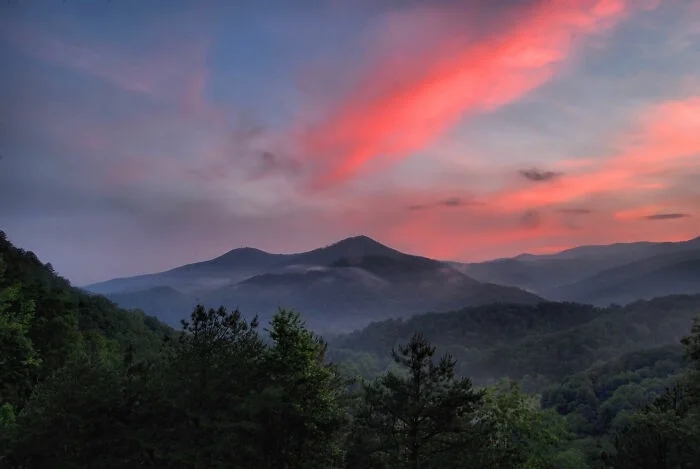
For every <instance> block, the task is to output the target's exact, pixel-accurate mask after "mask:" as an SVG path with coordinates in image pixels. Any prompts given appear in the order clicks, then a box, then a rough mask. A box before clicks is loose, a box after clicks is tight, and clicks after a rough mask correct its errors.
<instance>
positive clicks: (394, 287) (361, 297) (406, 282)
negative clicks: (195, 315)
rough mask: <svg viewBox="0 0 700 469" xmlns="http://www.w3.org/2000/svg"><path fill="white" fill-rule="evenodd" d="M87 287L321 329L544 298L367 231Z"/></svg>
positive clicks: (145, 304) (151, 304)
mask: <svg viewBox="0 0 700 469" xmlns="http://www.w3.org/2000/svg"><path fill="white" fill-rule="evenodd" d="M86 288H87V289H88V290H90V291H94V292H100V293H103V294H106V295H107V296H108V297H109V298H111V299H112V300H114V301H115V302H117V303H118V304H121V305H125V306H129V307H139V308H141V309H143V310H144V311H146V312H148V313H150V314H155V315H157V316H158V317H160V318H161V319H163V320H165V321H166V322H168V323H171V324H175V323H177V322H178V321H179V320H180V319H181V318H183V317H184V316H185V315H186V314H187V313H188V311H189V310H190V309H191V307H192V305H193V304H194V303H196V302H203V303H205V304H207V305H217V306H218V305H220V304H223V305H225V306H227V307H238V308H239V309H241V311H243V312H244V313H247V314H253V313H259V314H260V315H261V316H263V317H264V318H266V317H268V316H269V315H271V314H272V313H274V312H275V311H276V310H277V309H278V308H279V307H285V308H293V309H297V310H300V311H302V312H303V313H304V316H305V318H306V320H307V321H308V322H309V324H310V325H312V326H313V327H315V328H317V329H319V330H322V331H341V330H345V331H347V330H352V329H354V328H357V327H361V326H363V325H365V324H367V323H369V322H371V321H373V320H378V319H384V318H387V317H396V316H407V315H412V314H417V313H422V312H425V311H442V310H449V309H455V308H459V307H463V306H468V305H477V304H487V303H493V302H522V303H535V302H538V301H541V298H539V297H538V296H536V295H533V294H531V293H528V292H525V291H523V290H521V289H519V288H516V287H504V286H500V285H495V284H489V283H480V282H478V281H476V280H474V279H472V278H471V277H469V276H468V275H466V274H464V273H462V272H459V271H458V270H457V269H455V268H454V267H452V266H450V265H448V264H446V263H443V262H440V261H436V260H433V259H428V258H424V257H419V256H413V255H409V254H404V253H402V252H399V251H396V250H394V249H391V248H389V247H387V246H385V245H383V244H381V243H378V242H376V241H374V240H372V239H370V238H368V237H366V236H357V237H353V238H348V239H345V240H342V241H340V242H338V243H335V244H332V245H330V246H327V247H323V248H319V249H315V250H312V251H308V252H304V253H299V254H270V253H266V252H263V251H258V250H254V249H251V248H243V249H236V250H233V251H231V252H229V253H227V254H224V255H223V256H220V257H218V258H216V259H213V260H211V261H206V262H199V263H196V264H190V265H187V266H183V267H179V268H176V269H173V270H170V271H167V272H163V273H160V274H151V275H146V276H139V277H131V278H126V279H116V280H111V281H108V282H102V283H100V284H95V285H91V286H88V287H86Z"/></svg>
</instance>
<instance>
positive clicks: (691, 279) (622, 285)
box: [549, 249, 700, 305]
mask: <svg viewBox="0 0 700 469" xmlns="http://www.w3.org/2000/svg"><path fill="white" fill-rule="evenodd" d="M696 291H700V249H699V250H695V251H692V250H691V251H686V252H674V253H669V254H660V255H656V256H651V257H647V258H644V259H642V260H638V261H636V262H631V263H629V264H625V265H623V266H620V267H615V268H612V269H607V270H604V271H602V272H600V273H597V274H596V275H593V276H591V277H589V278H586V279H583V280H580V281H578V282H575V283H573V284H569V285H564V286H561V287H559V288H557V289H552V290H550V291H549V293H550V295H551V298H553V299H560V298H562V299H563V298H566V299H568V300H574V301H590V302H592V303H595V304H599V305H606V304H610V303H621V304H625V303H629V302H631V301H634V300H637V299H649V298H654V297H657V296H662V295H666V294H680V293H687V292H696Z"/></svg>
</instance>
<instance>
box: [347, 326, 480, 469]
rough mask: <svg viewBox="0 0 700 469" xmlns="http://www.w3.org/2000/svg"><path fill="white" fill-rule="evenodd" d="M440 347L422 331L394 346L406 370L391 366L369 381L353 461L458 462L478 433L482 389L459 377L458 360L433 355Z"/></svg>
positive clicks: (434, 464)
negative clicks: (471, 437) (474, 420)
mask: <svg viewBox="0 0 700 469" xmlns="http://www.w3.org/2000/svg"><path fill="white" fill-rule="evenodd" d="M434 354H435V347H433V346H431V345H430V344H429V343H428V342H427V341H426V340H425V339H424V338H423V336H422V335H420V334H415V335H414V336H413V337H412V338H411V340H410V341H409V342H408V344H407V345H405V346H399V347H398V350H394V351H393V354H392V355H393V358H394V361H395V362H396V363H397V364H398V365H400V366H401V367H402V368H403V373H401V374H398V373H394V372H389V373H387V374H385V375H384V376H382V377H381V378H379V379H378V380H377V381H375V382H373V383H370V384H368V385H366V386H365V387H364V405H363V406H362V407H361V410H360V413H359V415H358V419H357V421H356V427H355V429H354V432H353V435H352V439H353V441H352V446H353V447H352V449H351V454H350V462H351V466H352V467H370V466H371V467H396V468H398V467H411V468H417V467H425V468H428V467H456V466H455V464H456V455H457V454H458V453H459V451H460V450H461V448H462V447H463V446H464V445H465V444H466V442H467V441H468V439H469V435H470V434H473V433H474V425H472V424H471V422H470V417H471V416H473V414H474V412H475V410H476V408H477V407H478V406H479V404H480V401H481V398H482V395H481V393H479V392H476V391H474V390H473V389H472V384H471V381H470V380H469V379H467V378H462V379H457V378H456V377H455V371H454V370H455V361H454V360H453V359H452V358H451V357H449V356H443V357H442V358H441V359H440V360H439V361H438V362H437V363H436V362H434V361H433V356H434Z"/></svg>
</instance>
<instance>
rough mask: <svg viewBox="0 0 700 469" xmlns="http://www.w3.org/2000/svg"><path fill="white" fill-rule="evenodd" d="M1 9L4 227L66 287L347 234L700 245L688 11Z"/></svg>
mask: <svg viewBox="0 0 700 469" xmlns="http://www.w3.org/2000/svg"><path fill="white" fill-rule="evenodd" d="M0 14H1V15H2V19H0V57H3V63H6V64H7V66H6V67H5V73H3V75H2V76H0V106H2V107H3V109H7V112H6V114H7V116H6V117H9V118H8V119H7V120H0V200H2V203H0V224H1V226H0V229H2V230H3V231H5V232H6V233H7V236H8V238H9V239H10V240H12V242H13V243H15V244H16V245H18V246H21V247H22V248H24V249H26V250H31V251H33V252H35V253H36V254H37V256H38V257H39V258H40V259H41V260H42V261H43V262H50V263H51V264H52V265H54V266H55V267H56V269H57V271H58V272H61V274H62V275H63V276H65V277H66V278H68V279H69V280H70V281H71V282H72V283H74V284H76V285H87V284H92V283H95V282H99V281H104V280H108V279H113V278H119V277H128V276H131V275H138V274H134V272H162V271H165V270H168V269H170V268H173V266H174V267H177V266H181V265H186V264H190V263H194V262H201V261H203V260H209V259H213V258H215V257H217V256H219V255H221V253H225V252H228V251H230V250H231V246H245V247H248V246H251V247H255V248H256V249H261V250H264V251H266V252H272V253H281V254H284V253H298V252H304V251H309V250H313V249H315V248H318V247H320V246H327V245H330V244H333V243H335V242H337V241H338V240H342V239H346V238H348V237H352V236H357V235H356V233H364V234H365V235H366V236H368V237H370V238H371V239H374V240H380V241H378V242H380V243H382V244H385V245H387V246H389V247H391V248H393V249H397V250H399V251H401V252H406V253H411V254H414V255H419V256H424V257H429V258H433V259H439V260H445V261H447V260H449V261H457V262H480V261H485V260H493V259H503V258H509V257H515V256H517V255H521V254H535V255H536V254H553V253H557V252H561V251H564V250H567V249H571V248H574V247H579V246H597V245H608V244H616V243H630V242H642V241H648V242H664V241H671V242H678V241H684V240H691V239H694V238H696V237H697V236H698V234H700V211H699V210H700V209H698V207H700V203H699V202H700V184H697V181H698V178H699V177H700V133H698V132H697V129H698V128H700V49H698V47H697V46H696V44H697V43H698V42H699V41H700V27H698V25H700V3H698V2H695V1H693V0H665V1H664V0H645V1H641V0H634V1H633V0H571V1H554V0H553V1H543V0H525V1H518V2H514V1H512V0H501V1H494V2H487V1H484V0H474V1H468V0H462V1H455V2H434V3H427V2H398V1H396V0H381V1H377V2H365V1H359V2H320V1H316V0H314V1H310V2H305V3H304V4H303V5H301V4H297V5H296V7H294V8H293V7H290V5H289V3H285V2H283V1H280V0H275V1H271V2H266V3H265V4H262V3H259V2H241V3H238V4H236V5H233V4H229V3H224V2H211V3H207V4H206V5H204V4H202V3H193V2H186V1H181V0H177V1H173V2H168V3H158V4H156V3H155V2H154V3H149V4H144V3H139V2H133V1H124V2H118V3H117V2H108V1H106V0H105V1H101V2H92V3H90V4H77V3H71V2H62V3H61V4H59V5H50V6H36V5H29V4H24V3H22V2H4V3H3V4H2V5H0ZM465 25H466V27H465Z"/></svg>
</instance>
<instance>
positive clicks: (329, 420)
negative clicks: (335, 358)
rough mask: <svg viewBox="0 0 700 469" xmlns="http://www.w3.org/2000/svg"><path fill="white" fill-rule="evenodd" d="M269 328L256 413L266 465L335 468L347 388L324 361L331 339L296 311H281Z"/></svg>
mask: <svg viewBox="0 0 700 469" xmlns="http://www.w3.org/2000/svg"><path fill="white" fill-rule="evenodd" d="M269 333H270V338H271V339H272V346H271V347H269V348H268V350H267V351H266V354H265V357H264V361H263V367H264V370H265V373H266V379H265V383H266V385H265V387H264V388H263V389H262V390H261V392H260V394H259V397H260V400H259V405H258V409H259V414H258V416H257V417H258V421H259V422H260V425H259V430H260V431H261V434H260V435H259V438H260V441H263V442H264V446H263V453H264V454H265V455H266V457H265V459H264V467H280V468H289V469H297V468H319V469H321V468H330V467H334V466H335V465H337V464H338V463H339V462H340V460H341V451H340V447H339V436H340V431H341V429H342V426H343V423H344V420H345V415H344V414H345V409H344V408H343V397H344V394H345V390H344V388H343V383H342V381H341V379H340V377H339V375H338V373H337V370H336V369H335V367H334V366H332V365H329V364H326V363H325V352H326V344H325V342H324V341H323V340H321V339H320V337H317V336H316V335H314V334H313V333H312V332H311V331H309V330H308V329H306V327H305V325H304V323H303V322H302V320H301V318H300V316H299V314H298V313H296V312H293V311H286V310H280V311H279V312H278V313H277V314H276V315H275V317H274V318H273V319H272V322H271V325H270V329H269Z"/></svg>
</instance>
